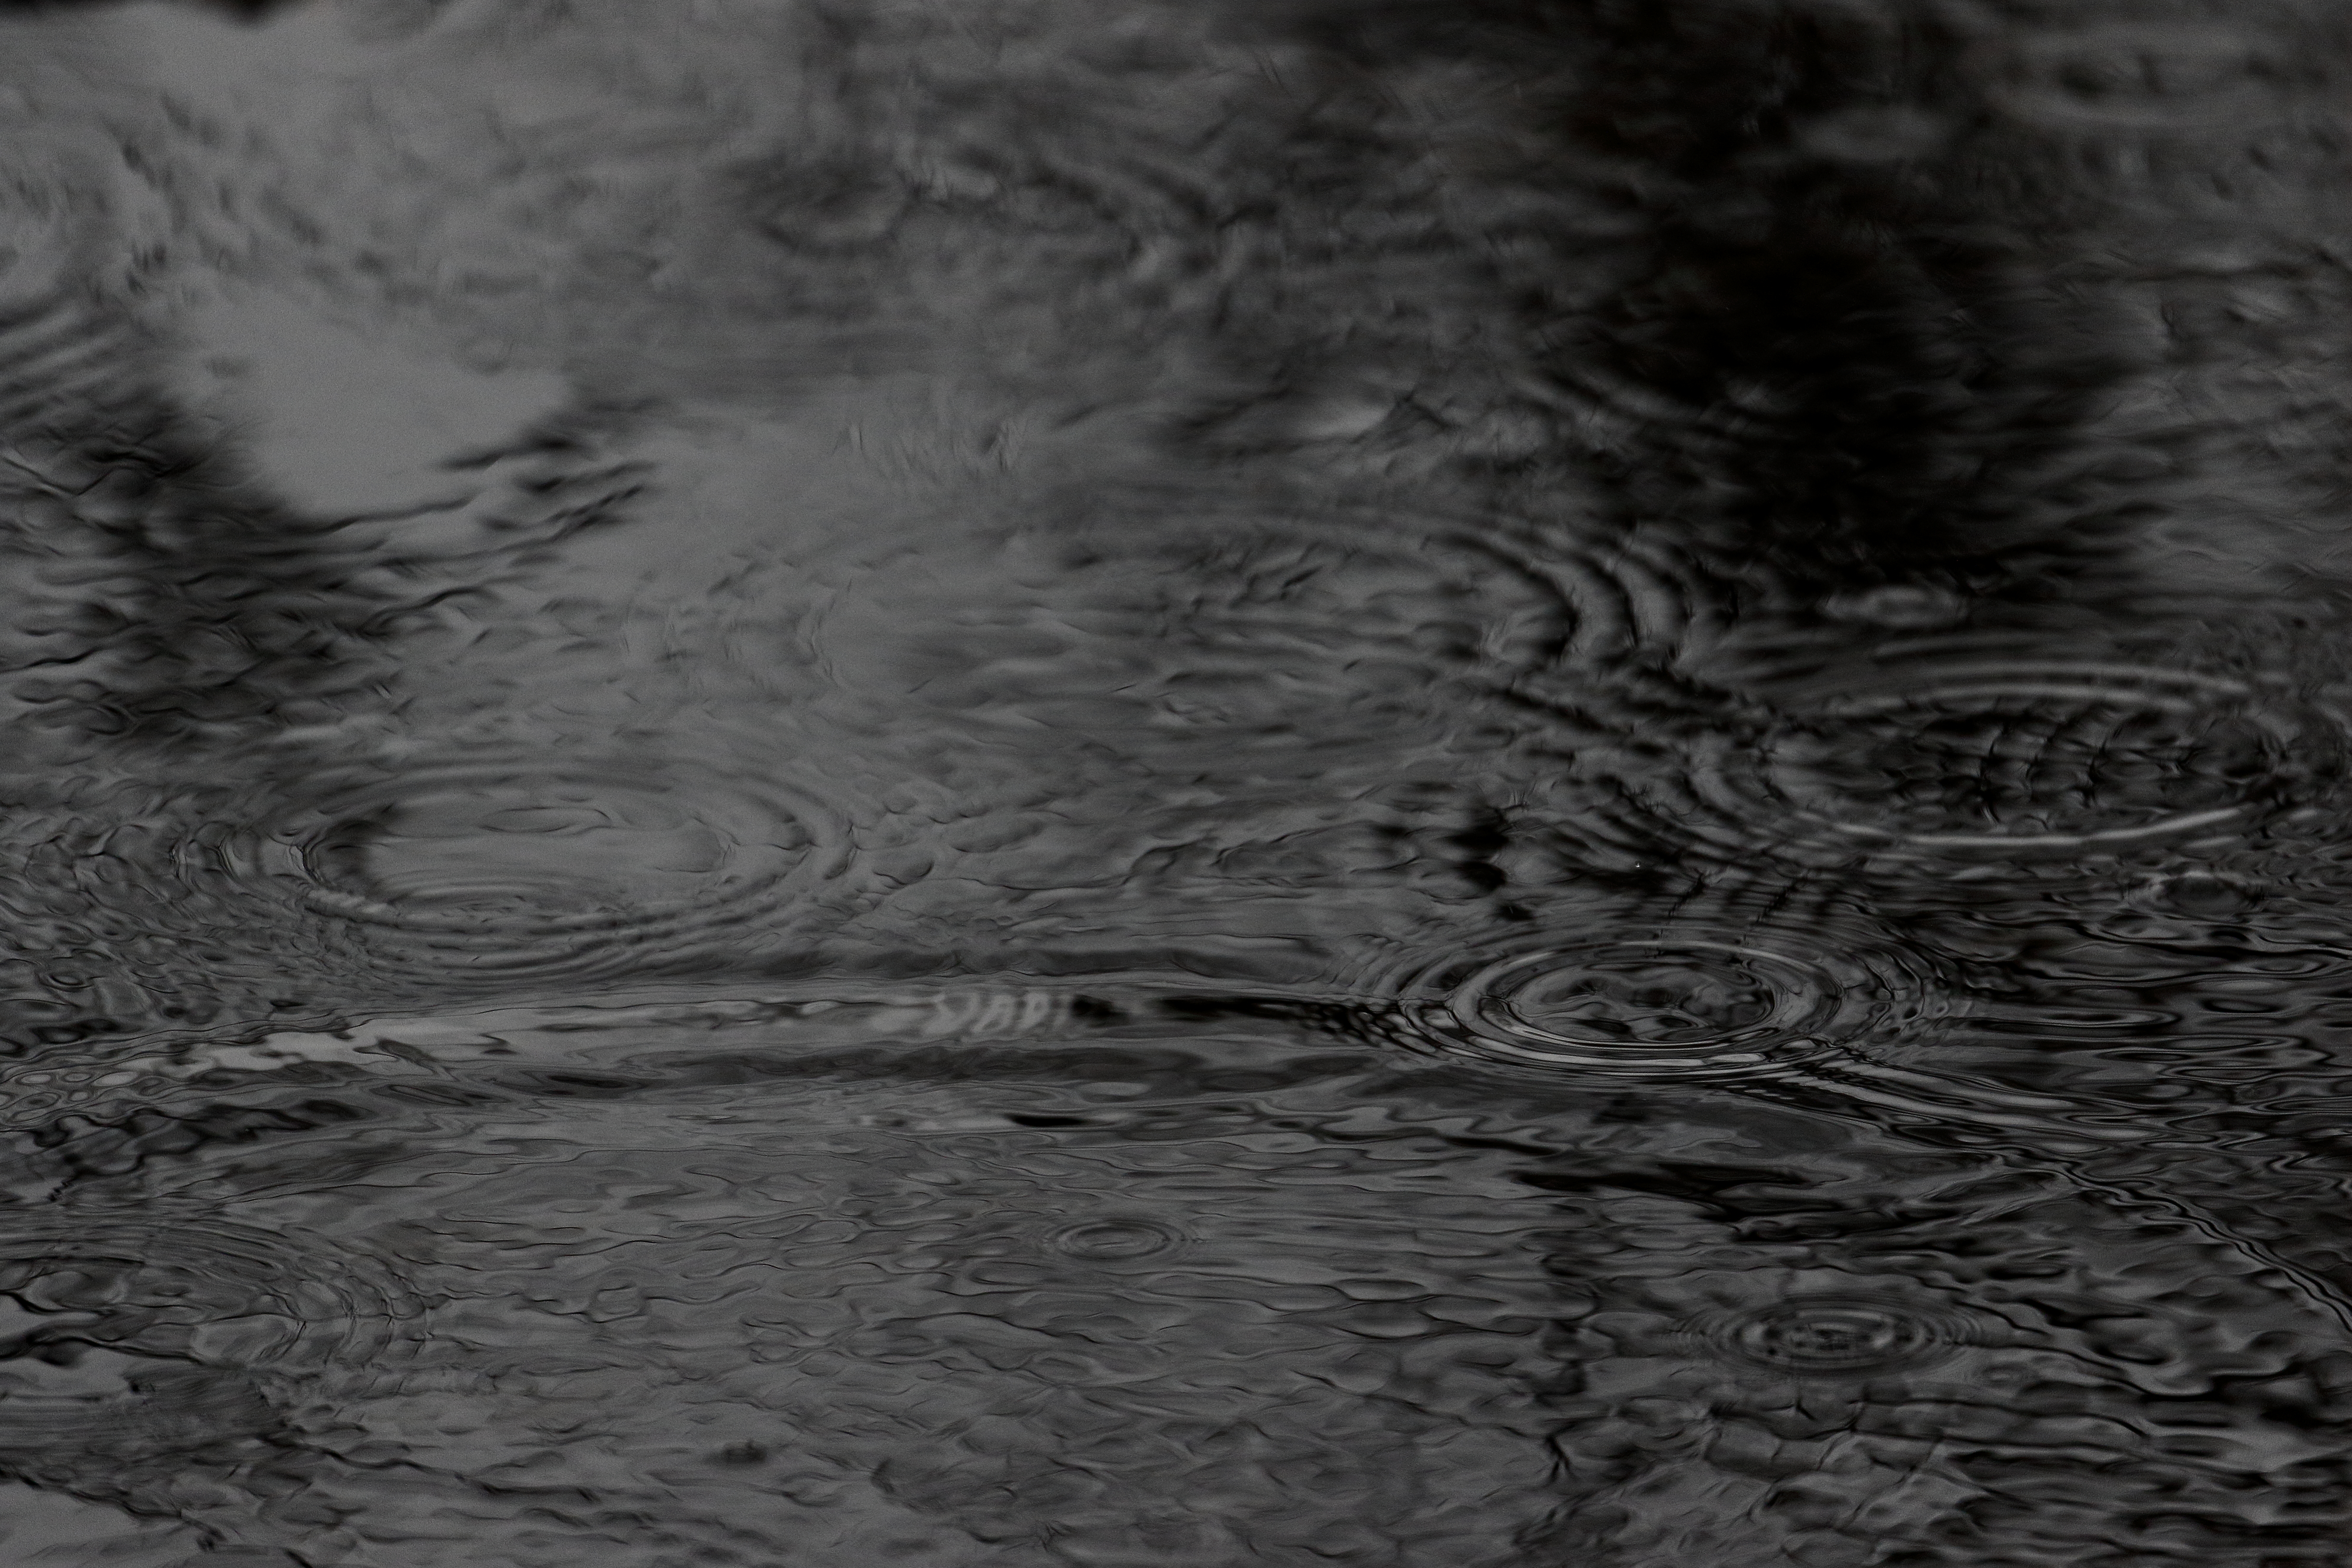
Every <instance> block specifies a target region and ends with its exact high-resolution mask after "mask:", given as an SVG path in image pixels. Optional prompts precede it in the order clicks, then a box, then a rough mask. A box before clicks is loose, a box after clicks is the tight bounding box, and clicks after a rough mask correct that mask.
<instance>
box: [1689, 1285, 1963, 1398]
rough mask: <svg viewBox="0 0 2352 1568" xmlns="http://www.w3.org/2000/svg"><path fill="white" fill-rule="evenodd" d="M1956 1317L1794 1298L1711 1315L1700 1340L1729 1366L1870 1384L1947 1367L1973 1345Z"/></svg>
mask: <svg viewBox="0 0 2352 1568" xmlns="http://www.w3.org/2000/svg"><path fill="white" fill-rule="evenodd" d="M1972 1329H1973V1325H1972V1324H1970V1323H1969V1321H1968V1320H1966V1319H1964V1318H1962V1317H1960V1316H1959V1315H1958V1314H1957V1313H1949V1312H1937V1311H1934V1310H1929V1309H1928V1308H1927V1307H1926V1306H1925V1305H1924V1304H1922V1303H1918V1302H1898V1301H1894V1300H1879V1299H1875V1298H1873V1297H1869V1296H1860V1295H1853V1296H1848V1295H1835V1294H1826V1293H1825V1294H1819V1295H1804V1296H1793V1297H1790V1298H1789V1299H1787V1300H1780V1301H1773V1302H1769V1303H1767V1304H1765V1305H1763V1306H1757V1307H1748V1308H1743V1309H1739V1310H1727V1311H1721V1312H1716V1313H1710V1314H1707V1315H1705V1316H1703V1317H1701V1318H1699V1319H1697V1320H1695V1321H1693V1322H1692V1323H1691V1324H1690V1326H1689V1330H1688V1331H1689V1333H1690V1335H1691V1337H1692V1338H1693V1340H1695V1341H1696V1342H1697V1343H1699V1344H1700V1345H1701V1346H1703V1347H1704V1348H1705V1349H1706V1351H1707V1352H1710V1353H1712V1354H1714V1355H1717V1356H1719V1357H1721V1358H1723V1359H1725V1360H1727V1361H1733V1362H1738V1363H1743V1364H1745V1365H1748V1366H1752V1367H1757V1368H1759V1369H1762V1370H1765V1371H1769V1372H1780V1373H1790V1374H1791V1375H1793V1376H1798V1377H1867V1376H1872V1375H1874V1374H1876V1373H1887V1372H1898V1371H1906V1370H1909V1369H1912V1368H1916V1367H1921V1366H1927V1365H1929V1364H1932V1363H1936V1362H1939V1361H1943V1360H1946V1359H1948V1358H1949V1357H1950V1356H1952V1355H1953V1354H1955V1353H1956V1352H1958V1351H1959V1350H1960V1349H1961V1348H1963V1347H1964V1346H1965V1345H1967V1344H1969V1343H1970V1342H1973V1339H1974V1337H1975V1336H1974V1335H1973V1333H1972Z"/></svg>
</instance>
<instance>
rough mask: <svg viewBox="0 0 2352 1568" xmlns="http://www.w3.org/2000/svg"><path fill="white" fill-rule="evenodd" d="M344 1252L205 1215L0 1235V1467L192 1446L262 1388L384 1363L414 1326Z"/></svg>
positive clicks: (266, 1423)
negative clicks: (18, 1459) (404, 1323)
mask: <svg viewBox="0 0 2352 1568" xmlns="http://www.w3.org/2000/svg"><path fill="white" fill-rule="evenodd" d="M409 1315H410V1314H409V1312H408V1311H406V1310H404V1302H403V1301H402V1300H401V1298H400V1293H399V1292H398V1291H397V1290H396V1289H392V1288H390V1287H389V1286H387V1285H386V1284H384V1283H383V1282H382V1281H379V1280H377V1279H373V1278H372V1277H371V1275H370V1274H369V1272H368V1271H367V1269H366V1268H365V1266H364V1265H363V1264H362V1262H361V1261H360V1260H358V1259H357V1258H354V1257H352V1254H351V1253H350V1252H349V1250H348V1249H347V1248H340V1247H332V1246H330V1245H327V1244H325V1243H312V1244H310V1245H308V1246H306V1245H304V1244H302V1243H301V1242H299V1241H298V1240H296V1239H294V1238H292V1237H288V1236H284V1235H280V1234H277V1233H273V1232H269V1231H263V1230H257V1229H253V1228H251V1227H248V1226H237V1225H231V1224H227V1223H225V1222H222V1221H219V1220H215V1219H213V1218H211V1217H209V1216H205V1215H190V1216H185V1217H184V1218H179V1219H173V1218H169V1217H158V1218H153V1219H124V1218H111V1217H104V1216H95V1215H72V1214H58V1213H54V1212H52V1213H45V1214H42V1215H20V1216H14V1217H11V1218H10V1219H9V1220H7V1221H6V1222H5V1226H0V1456H11V1455H22V1456H27V1457H31V1458H44V1457H55V1456H58V1455H60V1454H63V1453H70V1452H74V1451H85V1452H86V1451H89V1450H92V1449H104V1450H107V1451H110V1452H114V1451H121V1450H129V1449H138V1450H143V1451H154V1450H156V1449H159V1448H171V1447H194V1446H201V1445H203V1444H206V1443H210V1442H215V1441H219V1440H221V1439H223V1438H226V1437H236V1436H251V1435H254V1434H257V1433H259V1432H262V1431H265V1430H267V1429H268V1428H269V1427H271V1426H273V1425H274V1424H275V1422H276V1419H277V1416H276V1407H275V1405H274V1404H273V1402H272V1401H271V1399H270V1398H269V1385H270V1384H272V1383H274V1382H276V1381H278V1380H281V1379H283V1378H285V1377H287V1376H289V1375H300V1374H303V1373H317V1372H320V1371H323V1370H326V1369H328V1368H331V1367H344V1368H358V1367H368V1366H374V1365H378V1364H381V1363H382V1361H383V1358H384V1357H385V1355H386V1354H387V1353H388V1352H389V1351H390V1350H391V1349H392V1348H393V1347H394V1345H395V1344H396V1343H398V1342H399V1334H398V1327H399V1323H400V1321H401V1320H402V1319H403V1318H404V1317H406V1316H409Z"/></svg>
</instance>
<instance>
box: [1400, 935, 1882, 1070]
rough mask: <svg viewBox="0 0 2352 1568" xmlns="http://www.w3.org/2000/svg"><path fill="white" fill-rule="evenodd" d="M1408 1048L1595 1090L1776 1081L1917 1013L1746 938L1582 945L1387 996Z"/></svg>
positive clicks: (1850, 971) (1774, 944) (1858, 967)
mask: <svg viewBox="0 0 2352 1568" xmlns="http://www.w3.org/2000/svg"><path fill="white" fill-rule="evenodd" d="M1397 988H1398V989H1399V990H1400V991H1401V992H1402V1006H1401V1009H1400V1013H1401V1016H1402V1021H1403V1022H1404V1024H1405V1026H1406V1029H1405V1034H1406V1040H1407V1043H1408V1044H1409V1045H1414V1046H1417V1047H1421V1048H1424V1049H1431V1050H1435V1051H1437V1052H1441V1053H1443V1054H1446V1055H1450V1056H1458V1057H1468V1058H1475V1059H1477V1060H1480V1061H1485V1062H1490V1063H1500V1064H1505V1065H1510V1066H1516V1067H1524V1068H1541V1069H1544V1070H1545V1071H1547V1072H1548V1073H1552V1074H1568V1075H1571V1076H1589V1077H1592V1078H1597V1079H1740V1078H1748V1077H1754V1076H1759V1075H1766V1074H1780V1073H1785V1072H1786V1071H1788V1070H1789V1069H1790V1068H1793V1067H1795V1066H1796V1065H1797V1064H1799V1063H1802V1062H1807V1061H1811V1060H1814V1059H1817V1058H1822V1057H1824V1056H1827V1055H1829V1054H1831V1053H1832V1052H1834V1051H1836V1050H1838V1049H1840V1048H1842V1047H1851V1046H1853V1045H1854V1044H1855V1043H1856V1042H1858V1041H1863V1040H1866V1039H1868V1038H1869V1037H1873V1036H1875V1035H1878V1034H1881V1033H1883V1032H1885V1030H1887V1029H1888V1028H1889V1027H1890V1026H1893V1025H1894V1024H1895V1023H1898V1022H1901V1021H1904V1020H1906V1019H1908V1018H1912V1017H1916V1016H1918V1013H1919V1010H1920V1009H1919V1003H1918V991H1919V987H1918V984H1917V982H1916V977H1915V976H1912V975H1910V974H1909V973H1906V972H1905V971H1904V970H1903V969H1902V968H1901V967H1900V966H1899V965H1898V964H1895V963H1893V962H1891V961H1888V960H1885V959H1882V958H1878V957H1875V956H1874V955H1870V954H1867V953H1857V952H1829V951H1823V952H1790V951H1788V950H1787V947H1786V946H1785V945H1784V944H1783V943H1782V942H1778V941H1772V940H1768V939H1766V938H1764V937H1761V936H1759V935H1753V934H1744V933H1743V934H1732V933H1725V934H1716V933H1712V932H1707V931H1665V932H1656V933H1650V934H1643V933H1639V932H1624V933H1601V932H1590V933H1584V934H1580V935H1577V936H1573V937H1565V938H1561V939H1559V940H1556V941H1554V942H1549V943H1547V944H1545V945H1541V946H1532V945H1531V946H1528V947H1525V948H1520V949H1517V950H1513V951H1507V952H1491V951H1490V952H1479V953H1472V954H1456V955H1453V956H1450V957H1447V958H1445V959H1443V960H1440V961H1439V962H1437V963H1432V964H1430V965H1428V966H1426V967H1425V968H1423V969H1421V970H1419V971H1417V972H1413V973H1407V974H1406V975H1404V976H1403V977H1402V980H1401V981H1400V982H1399V983H1398V986H1397Z"/></svg>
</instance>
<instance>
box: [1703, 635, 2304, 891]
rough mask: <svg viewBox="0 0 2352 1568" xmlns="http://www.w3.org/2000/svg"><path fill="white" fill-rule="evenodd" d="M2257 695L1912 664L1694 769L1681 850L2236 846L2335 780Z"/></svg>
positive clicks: (2043, 854) (2232, 689)
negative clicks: (1685, 845)
mask: <svg viewBox="0 0 2352 1568" xmlns="http://www.w3.org/2000/svg"><path fill="white" fill-rule="evenodd" d="M2336 739H2337V738H2336V735H2335V733H2334V730H2333V727H2332V726H2330V725H2328V724H2326V722H2325V721H2321V720H2319V719H2318V718H2317V717H2316V716H2315V715H2310V714H2306V713H2304V712H2302V711H2301V710H2298V709H2296V708H2294V706H2292V705H2290V704H2287V703H2284V702H2282V701H2277V700H2271V699H2270V698H2268V697H2267V696H2266V695H2265V694H2263V693H2262V692H2260V691H2259V690H2257V689H2256V688H2255V687H2254V686H2253V685H2252V683H2251V682H2248V681H2244V680H2239V679H2231V678H2228V677H2222V676H2216V675H2209V674H2203V673H2200V672H2195V671H2188V670H2172V669H2158V668H2142V667H2135V666H2128V665H2121V664H2106V663H2074V664H2063V663H2058V664H2053V663H2043V662H2037V661H2022V660H2020V661H2011V660H1982V661H1969V662H1933V661H1918V662H1915V663H1910V664H1906V665H1899V666H1895V667H1893V668H1885V669H1882V670H1878V671H1874V672H1873V675H1872V676H1871V678H1870V679H1866V680H1863V681H1858V682H1856V683H1854V684H1852V685H1845V686H1840V685H1836V684H1832V683H1818V684H1815V685H1814V686H1812V687H1811V688H1810V689H1804V690H1801V691H1799V692H1796V693H1794V694H1789V695H1784V696H1782V697H1781V699H1780V703H1779V706H1778V710H1777V711H1776V712H1774V713H1773V714H1772V715H1771V716H1770V717H1769V719H1768V720H1767V721H1765V722H1764V723H1762V724H1761V725H1760V726H1759V727H1758V728H1757V729H1755V730H1754V731H1751V732H1748V733H1717V734H1714V735H1710V736H1708V737H1706V738H1705V739H1704V740H1703V741H1702V742H1700V743H1699V744H1698V746H1697V748H1696V752H1695V754H1694V755H1693V757H1692V758H1691V767H1690V777H1689V789H1690V794H1689V795H1688V796H1685V797H1683V798H1685V799H1686V800H1690V801H1693V802H1695V803H1696V805H1697V806H1698V810H1697V811H1696V813H1694V814H1692V815H1691V816H1689V817H1688V818H1687V819H1686V822H1685V831H1686V832H1687V833H1689V834H1691V835H1694V836H1696V837H1699V838H1700V839H1702V840H1706V841H1710V842H1712V843H1713V844H1714V845H1715V846H1716V847H1718V848H1719V849H1725V850H1735V851H1739V852H1748V851H1753V850H1755V849H1759V848H1761V849H1766V850H1769V851H1771V852H1773V853H1776V854H1779V855H1782V856H1786V857H1790V858H1796V859H1800V860H1803V861H1806V862H1808V863H1811V864H1816V865H1828V864H1842V865H1852V864H1854V863H1857V862H1859V863H1867V862H1870V861H1872V860H1876V859H1884V858H1902V859H1915V860H1916V859H1919V858H1940V859H1953V858H1972V859H1978V860H1983V859H1987V858H1992V859H2001V858H2006V859H2011V860H2036V859H2040V860H2048V859H2053V858H2082V857H2084V856H2086V855H2101V854H2119V853H2128V852H2131V851H2133V850H2135V849H2137V848H2138V847H2142V846H2146V845H2152V844H2158V843H2161V842H2171V841H2179V840H2185V839H2186V840H2193V839H2196V838H2199V837H2207V836H2213V835H2230V836H2237V835H2242V834H2243V833H2245V832H2246V831H2248V830H2249V828H2250V827H2252V826H2253V825H2255V824H2256V823H2258V822H2259V821H2260V820H2262V819H2263V817H2264V816H2267V815H2270V814H2272V813H2273V812H2275V811H2276V810H2278V809H2281V808H2283V807H2284V806H2286V805H2291V804H2295V803H2298V802H2301V801H2305V800H2308V799H2309V797H2310V795H2311V794H2312V793H2313V789H2314V786H2315V784H2316V783H2317V782H2318V781H2319V780H2321V779H2322V778H2324V777H2325V776H2326V775H2327V774H2328V773H2332V772H2333V770H2334V769H2335V766H2336V755H2335V752H2336Z"/></svg>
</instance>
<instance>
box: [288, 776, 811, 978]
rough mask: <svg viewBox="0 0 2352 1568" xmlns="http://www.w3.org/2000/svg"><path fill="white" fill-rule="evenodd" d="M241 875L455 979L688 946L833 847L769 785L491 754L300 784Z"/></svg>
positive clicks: (806, 813) (792, 890)
mask: <svg viewBox="0 0 2352 1568" xmlns="http://www.w3.org/2000/svg"><path fill="white" fill-rule="evenodd" d="M309 783H310V787H309V788H307V789H306V791H305V798H304V799H303V800H302V801H301V802H300V803H299V805H298V806H297V807H296V808H295V809H294V810H292V811H290V812H289V813H287V814H286V815H285V816H282V817H280V818H279V820H278V822H277V823H276V824H275V825H274V826H273V827H272V829H271V831H270V832H269V833H268V836H267V837H258V838H257V839H255V840H251V841H249V842H250V844H251V847H252V852H251V855H250V860H251V862H252V866H251V869H252V870H254V871H256V872H257V873H259V874H260V875H262V876H264V877H266V878H270V879H275V880H276V881H277V882H278V885H280V886H283V887H287V888H289V889H291V890H292V892H293V896H294V898H295V900H297V902H298V903H299V906H300V907H301V908H302V909H304V910H307V911H309V912H310V913H314V914H318V915H323V916H327V917H330V918H331V919H335V920H339V921H348V922H351V923H352V925H354V926H356V927H359V928H362V929H363V930H366V931H372V932H373V933H374V934H373V937H372V938H371V945H372V946H374V947H383V948H387V949H388V950H389V952H392V953H396V952H399V951H402V950H404V949H412V948H413V949H417V950H420V951H421V952H422V953H423V954H424V955H427V956H429V957H431V958H432V959H434V961H436V962H437V963H447V962H455V963H457V964H458V965H460V966H462V967H463V968H466V969H468V970H475V971H481V970H499V971H511V970H515V969H526V970H530V969H543V968H548V967H562V966H564V965H566V964H569V963H576V962H582V961H586V960H591V959H593V956H594V955H596V954H598V953H600V952H608V951H612V950H615V949H626V950H629V951H632V952H638V953H643V952H646V950H648V949H658V948H661V947H666V946H669V945H674V944H676V943H677V942H693V941H695V940H698V939H699V938H702V937H706V936H709V935H710V934H712V933H714V932H716V931H719V930H722V929H724V928H726V927H729V926H731V925H735V924H739V923H740V922H742V921H747V920H751V919H753V918H757V917H758V916H759V915H761V913H762V912H764V911H768V910H773V909H775V908H776V907H777V906H778V904H779V903H780V902H782V901H783V900H788V899H790V898H791V897H793V895H794V894H796V893H798V892H800V891H802V890H803V889H806V888H807V887H808V886H809V885H810V884H812V883H814V882H816V881H819V880H822V879H824V877H826V876H827V875H829V874H830V873H831V872H833V871H834V870H835V869H836V868H837V867H838V866H839V864H840V862H841V859H842V858H843V857H844V855H845V845H846V833H845V829H844V827H843V826H842V825H841V823H840V820H839V818H838V817H837V816H836V815H835V813H833V812H832V811H830V810H828V809H827V808H826V807H824V805H821V804H819V803H818V802H817V801H816V800H814V798H813V797H810V796H808V795H804V794H803V793H802V792H800V791H798V790H795V789H793V788H791V787H790V786H787V785H784V784H779V783H776V782H774V781H772V780H767V779H761V780H757V781H747V780H743V779H740V778H730V777H727V776H725V775H722V774H719V773H715V772H713V771H709V770H697V771H693V772H691V773H688V772H687V771H685V770H680V769H676V768H668V767H664V766H661V765H659V764H657V763H654V762H651V761H648V760H646V759H640V758H624V759H617V760H615V759H599V760H596V761H593V762H584V761H583V762H567V761H563V760H560V759H558V760H551V759H545V758H529V757H518V756H513V755H503V754H502V755H493V756H478V757H467V758H462V759H457V760H446V761H440V762H436V763H428V764H425V765H422V766H415V765H404V766H385V767H379V768H375V769H372V770H369V771H368V772H366V773H358V771H357V770H346V771H345V776H342V777H340V778H336V777H329V778H327V779H324V780H314V781H310V782H309Z"/></svg>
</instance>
